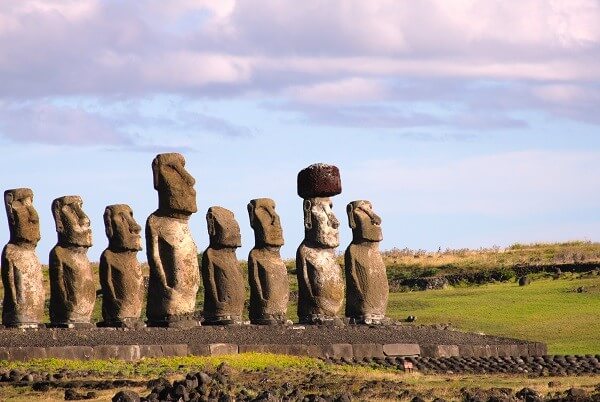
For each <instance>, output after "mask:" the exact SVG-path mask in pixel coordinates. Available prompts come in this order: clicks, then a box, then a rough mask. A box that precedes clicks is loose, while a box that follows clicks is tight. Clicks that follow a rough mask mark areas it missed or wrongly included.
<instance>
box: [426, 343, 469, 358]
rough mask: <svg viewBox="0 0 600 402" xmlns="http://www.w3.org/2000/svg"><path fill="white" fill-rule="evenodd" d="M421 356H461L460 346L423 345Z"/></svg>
mask: <svg viewBox="0 0 600 402" xmlns="http://www.w3.org/2000/svg"><path fill="white" fill-rule="evenodd" d="M421 356H424V357H451V356H460V353H459V347H458V345H421Z"/></svg>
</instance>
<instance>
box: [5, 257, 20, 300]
mask: <svg viewBox="0 0 600 402" xmlns="http://www.w3.org/2000/svg"><path fill="white" fill-rule="evenodd" d="M4 252H5V253H6V250H4ZM2 275H3V276H4V278H3V279H4V291H5V292H7V293H9V294H10V297H11V300H14V301H15V302H16V301H17V300H18V299H17V293H18V291H17V289H16V286H15V266H14V264H12V263H11V262H10V261H9V260H8V258H5V256H4V253H3V254H2ZM7 286H8V288H7Z"/></svg>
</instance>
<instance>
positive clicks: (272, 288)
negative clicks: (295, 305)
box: [248, 198, 290, 325]
mask: <svg viewBox="0 0 600 402" xmlns="http://www.w3.org/2000/svg"><path fill="white" fill-rule="evenodd" d="M248 215H249V217H250V226H251V227H252V229H253V230H254V240H255V244H254V248H253V249H252V250H251V251H250V254H249V255H248V281H249V283H250V322H251V323H252V324H259V325H272V324H285V323H287V322H288V319H287V305H288V301H289V292H290V285H289V280H288V275H287V269H286V267H285V264H284V263H283V260H282V259H281V255H280V252H279V250H280V249H281V246H283V243H284V241H283V230H282V229H281V222H280V219H279V215H278V214H277V212H275V202H274V201H273V200H271V199H269V198H258V199H255V200H251V201H250V203H249V204H248Z"/></svg>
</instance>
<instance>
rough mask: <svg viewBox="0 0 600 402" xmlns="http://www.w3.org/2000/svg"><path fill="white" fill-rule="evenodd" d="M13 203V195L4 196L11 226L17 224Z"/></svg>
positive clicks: (6, 194)
mask: <svg viewBox="0 0 600 402" xmlns="http://www.w3.org/2000/svg"><path fill="white" fill-rule="evenodd" d="M12 202H13V195H12V193H8V192H7V193H5V194H4V204H5V205H6V216H7V217H8V220H9V222H10V223H11V224H13V225H14V224H15V215H14V212H13V207H12Z"/></svg>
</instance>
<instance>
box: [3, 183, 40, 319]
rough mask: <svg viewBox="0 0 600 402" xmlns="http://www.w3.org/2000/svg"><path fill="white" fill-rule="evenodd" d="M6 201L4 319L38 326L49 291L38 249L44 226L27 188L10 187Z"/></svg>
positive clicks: (30, 192)
mask: <svg viewBox="0 0 600 402" xmlns="http://www.w3.org/2000/svg"><path fill="white" fill-rule="evenodd" d="M4 202H5V206H6V213H7V217H8V223H9V229H10V241H9V243H8V244H7V245H6V246H5V247H4V249H3V250H2V256H1V259H0V265H1V267H2V268H1V270H2V284H3V285H4V300H3V304H2V323H3V324H4V325H5V326H8V327H20V328H35V327H37V326H38V324H39V323H41V322H42V320H43V317H44V298H45V291H44V285H43V279H42V266H41V264H40V261H39V259H38V257H37V255H36V253H35V247H36V245H37V243H38V241H39V239H40V228H39V219H38V215H37V211H36V210H35V208H34V207H33V192H32V191H31V190H30V189H27V188H21V189H14V190H7V191H6V192H5V193H4Z"/></svg>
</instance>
